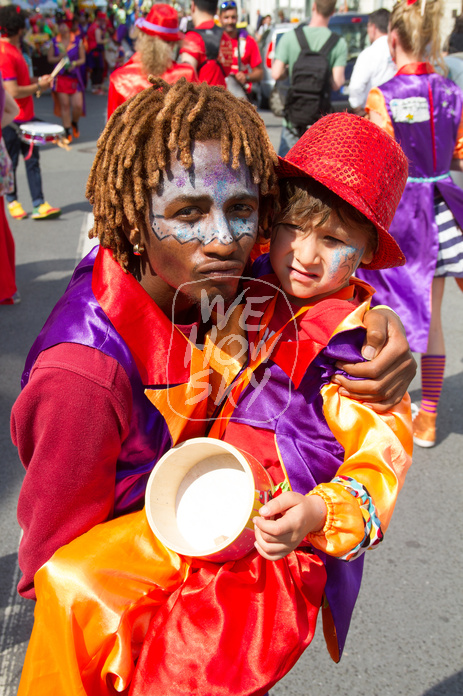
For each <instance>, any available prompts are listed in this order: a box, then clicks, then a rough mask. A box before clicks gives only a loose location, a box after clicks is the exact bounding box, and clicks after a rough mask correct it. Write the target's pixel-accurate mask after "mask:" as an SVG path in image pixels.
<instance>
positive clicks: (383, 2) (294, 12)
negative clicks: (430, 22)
mask: <svg viewBox="0 0 463 696" xmlns="http://www.w3.org/2000/svg"><path fill="white" fill-rule="evenodd" d="M404 1H405V0H404ZM417 2H421V0H417ZM239 4H240V5H241V6H242V7H243V8H245V9H246V11H247V13H248V16H249V24H250V26H251V29H253V28H254V27H255V26H256V19H257V10H259V11H260V13H261V15H262V16H264V15H266V14H270V15H272V17H273V19H274V21H277V15H278V10H283V12H284V14H285V17H286V18H287V19H288V20H292V21H300V20H301V19H304V18H306V17H309V16H310V8H311V5H312V0H248V1H247V2H246V0H244V1H243V0H241V2H239ZM394 4H395V0H347V6H348V8H349V9H351V10H355V11H356V12H362V13H366V14H369V13H370V12H373V11H374V10H379V9H380V8H381V7H385V8H386V9H387V10H391V9H392V7H393V6H394ZM341 6H342V7H344V6H345V2H344V0H339V2H338V7H341ZM462 12H463V0H445V1H444V18H443V22H442V42H444V41H445V39H446V38H447V37H448V35H449V34H450V32H451V31H452V29H453V25H454V22H455V17H457V16H458V15H459V14H461V13H462Z"/></svg>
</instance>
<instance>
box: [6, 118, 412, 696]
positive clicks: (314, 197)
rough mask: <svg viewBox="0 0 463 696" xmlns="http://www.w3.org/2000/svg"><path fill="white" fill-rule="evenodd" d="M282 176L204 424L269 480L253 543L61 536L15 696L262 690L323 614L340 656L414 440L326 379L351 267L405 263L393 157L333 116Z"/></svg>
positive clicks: (337, 350) (44, 578) (43, 578)
mask: <svg viewBox="0 0 463 696" xmlns="http://www.w3.org/2000/svg"><path fill="white" fill-rule="evenodd" d="M373 169H374V171H372V170H373ZM280 176H281V177H282V178H281V188H282V199H281V210H280V212H279V214H278V216H277V218H276V223H275V225H274V232H273V237H272V240H271V250H270V260H271V262H272V264H273V269H274V270H275V271H276V273H277V276H278V277H275V276H274V275H273V276H268V275H266V276H263V277H261V278H259V279H256V280H253V281H250V282H249V284H248V285H247V286H246V287H245V289H244V295H245V296H246V297H249V296H252V297H253V298H254V299H255V300H258V301H260V303H261V305H262V306H263V307H264V311H263V312H262V315H261V316H260V315H259V316H260V320H259V324H258V326H257V329H256V326H255V324H252V322H251V326H249V327H248V326H245V327H244V328H245V329H246V330H247V332H248V338H249V340H250V341H251V340H252V341H253V345H254V346H255V347H256V348H255V350H251V351H249V355H248V362H247V363H246V368H247V369H246V370H242V371H240V372H239V374H238V375H237V376H236V379H235V380H234V381H233V383H232V384H231V385H230V393H229V396H228V399H227V403H226V404H225V406H223V408H222V411H221V414H220V418H216V419H215V421H214V423H213V425H212V427H211V429H210V431H209V435H210V436H211V437H216V438H221V439H223V440H225V441H227V442H229V443H231V444H233V445H235V446H237V447H238V448H240V449H242V450H244V451H245V452H249V453H250V454H252V455H253V456H255V457H256V458H257V459H258V460H259V461H260V462H261V463H262V464H263V465H264V466H265V467H266V468H267V470H268V471H269V473H270V475H271V476H272V479H273V480H274V482H275V484H278V485H277V490H278V492H279V493H280V494H279V495H276V496H275V498H274V499H272V500H270V501H269V502H268V503H267V504H266V505H265V506H264V507H262V508H261V509H260V516H259V517H257V518H256V519H255V520H254V523H255V528H256V550H255V551H253V552H252V553H250V554H248V555H247V556H245V558H242V559H239V560H237V561H230V562H227V563H224V564H216V563H210V562H207V561H202V560H200V559H194V560H192V559H191V558H186V557H184V556H180V555H178V554H176V553H174V552H171V551H169V550H168V549H166V547H165V546H163V544H161V542H160V541H159V540H158V539H156V537H155V536H154V535H153V533H152V532H151V530H150V529H149V527H148V524H147V521H146V516H145V513H144V511H140V512H135V513H133V514H131V515H126V516H125V517H124V519H123V520H120V519H115V520H112V521H110V522H106V523H104V524H101V525H98V526H97V527H95V528H94V529H92V530H91V531H90V532H88V533H86V534H84V535H82V536H81V537H79V538H77V539H75V540H74V541H73V542H71V543H70V544H69V545H68V546H67V547H64V548H62V549H60V550H59V551H58V552H57V553H56V554H55V556H54V557H53V558H52V559H51V560H50V561H49V562H48V563H46V564H45V566H44V567H43V568H42V569H41V570H40V571H39V572H38V573H37V574H36V578H35V580H36V588H37V593H38V596H40V597H42V601H39V604H38V606H37V611H36V619H35V620H36V626H35V628H34V633H33V636H32V639H31V644H30V646H29V650H28V657H27V658H26V668H25V671H24V673H23V679H22V682H21V686H20V691H19V694H20V695H21V696H22V695H23V694H26V693H31V694H32V693H34V694H35V695H37V694H38V695H39V696H40V694H42V693H43V694H46V693H50V692H51V691H56V690H62V691H66V689H67V693H82V694H83V693H88V694H92V696H97V695H103V694H104V695H108V696H109V694H111V693H114V692H115V690H117V691H125V690H127V691H128V690H129V689H130V694H131V695H133V696H143V695H144V694H146V693H153V694H163V695H164V694H165V695H167V696H191V695H193V694H197V695H198V696H199V694H211V695H212V694H214V695H215V694H220V693H233V694H234V696H250V695H251V694H252V695H254V696H263V694H265V692H266V690H267V689H268V688H270V687H271V686H273V685H274V684H275V683H276V682H277V681H279V680H280V679H281V678H282V677H284V676H285V674H287V672H288V671H289V670H290V669H291V667H292V666H293V665H294V664H295V662H296V661H297V659H298V658H299V657H300V655H301V654H302V652H303V651H304V650H305V648H306V647H307V646H308V645H309V643H310V642H311V640H312V638H313V635H314V631H315V626H316V622H317V615H318V610H319V607H320V606H322V608H323V609H322V613H323V623H324V633H325V638H326V641H327V646H328V649H329V652H330V654H331V656H332V658H333V659H334V660H335V661H339V659H340V657H341V654H342V649H343V646H344V643H345V640H346V636H347V632H348V628H349V623H350V619H351V616H352V612H353V608H354V605H355V602H356V599H357V596H358V592H359V589H360V584H361V578H362V571H363V559H364V556H363V553H364V551H365V550H367V549H369V548H373V547H375V546H377V545H378V544H379V542H380V541H381V540H382V538H383V534H384V531H385V529H386V528H387V526H388V524H389V521H390V518H391V515H392V512H393V508H394V505H395V502H396V499H397V495H398V492H399V490H400V488H401V486H402V484H403V482H404V479H405V475H406V472H407V470H408V467H409V466H410V463H411V450H412V439H411V417H410V408H409V399H408V396H407V397H405V398H404V400H403V401H402V402H401V404H399V405H398V406H397V407H396V408H394V410H391V411H389V412H388V413H386V414H385V415H379V414H378V413H376V412H375V411H373V410H372V409H370V408H369V407H368V406H366V405H365V404H363V403H359V402H355V401H353V400H352V399H350V398H348V397H346V396H344V395H343V393H342V389H341V388H340V387H339V385H337V384H335V383H333V382H332V381H330V380H331V377H332V376H333V374H335V373H337V372H341V370H339V368H338V366H337V365H338V361H347V362H351V361H355V360H358V359H362V358H361V353H360V351H361V347H362V343H363V337H364V328H363V325H362V318H363V316H364V314H365V312H366V311H367V309H368V305H369V299H370V296H371V294H372V292H373V291H372V289H371V288H370V287H369V286H367V285H366V284H365V283H361V282H358V281H356V280H355V279H353V278H352V273H353V272H354V270H355V268H356V267H357V266H358V264H360V263H364V264H367V263H368V264H370V265H371V266H374V267H383V266H386V265H393V264H396V263H403V262H404V258H403V255H402V253H401V251H400V249H399V248H398V246H397V245H396V244H395V242H394V240H392V239H391V238H390V237H389V234H388V232H387V228H388V225H389V223H390V220H391V219H392V216H393V215H394V210H395V206H396V205H397V202H398V199H399V198H400V194H401V191H402V189H403V187H404V185H405V179H406V176H407V163H406V160H405V158H404V156H403V153H402V152H401V150H400V147H399V146H398V145H397V144H396V143H395V142H394V141H393V139H392V138H390V137H389V136H387V135H386V134H385V133H384V132H382V131H381V129H379V128H377V127H375V126H373V125H372V124H369V123H368V122H366V121H364V120H363V119H360V118H359V117H356V116H352V115H348V114H335V115H332V116H327V117H325V118H324V119H321V120H320V121H319V122H317V124H315V125H314V126H312V127H311V128H310V129H309V131H308V132H307V134H306V135H304V136H303V137H302V138H301V140H300V141H299V142H298V143H297V145H296V146H295V147H294V148H293V149H292V150H291V151H290V152H289V153H288V155H287V157H286V159H285V160H280ZM236 205H237V206H238V208H239V209H240V210H242V209H243V208H245V204H243V203H242V202H238V203H237V204H236ZM264 261H265V259H264ZM261 266H262V262H261ZM280 286H281V288H280ZM254 308H255V306H254ZM242 328H243V327H242ZM251 337H252V338H251ZM214 359H217V360H218V359H219V357H218V356H217V354H216V353H214ZM173 388H174V389H175V386H174V387H173ZM150 391H151V392H155V391H156V390H154V389H153V390H150ZM159 391H161V390H159ZM163 391H164V393H165V390H163ZM172 393H173V392H172ZM153 403H156V404H157V405H158V406H159V408H160V405H159V404H160V402H155V401H153ZM281 491H283V492H281ZM346 561H348V562H346ZM45 597H46V601H44V598H45ZM54 653H59V659H57V658H56V655H55V654H54ZM46 655H48V657H46ZM34 663H35V664H34ZM44 664H46V672H45V673H44V675H42V678H41V679H39V678H38V677H37V676H35V675H34V666H35V668H36V669H37V670H38V672H40V668H39V667H37V665H44ZM58 687H59V688H58ZM47 689H48V691H47Z"/></svg>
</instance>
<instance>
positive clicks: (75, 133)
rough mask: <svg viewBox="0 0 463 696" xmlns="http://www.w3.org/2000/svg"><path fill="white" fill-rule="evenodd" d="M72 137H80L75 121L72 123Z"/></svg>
mask: <svg viewBox="0 0 463 696" xmlns="http://www.w3.org/2000/svg"><path fill="white" fill-rule="evenodd" d="M72 135H73V136H74V138H79V137H80V131H79V124H78V123H76V122H75V121H73V122H72Z"/></svg>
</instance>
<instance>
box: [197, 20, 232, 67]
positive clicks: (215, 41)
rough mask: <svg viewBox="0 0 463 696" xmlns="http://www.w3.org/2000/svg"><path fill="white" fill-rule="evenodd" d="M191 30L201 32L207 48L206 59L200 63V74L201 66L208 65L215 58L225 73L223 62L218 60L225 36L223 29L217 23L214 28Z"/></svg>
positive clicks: (215, 61) (200, 34)
mask: <svg viewBox="0 0 463 696" xmlns="http://www.w3.org/2000/svg"><path fill="white" fill-rule="evenodd" d="M191 31H194V32H195V34H199V36H200V37H201V38H202V40H203V41H204V47H205V49H206V60H205V61H203V62H202V63H201V64H200V65H198V74H199V71H200V70H201V68H203V67H204V66H205V65H206V63H208V62H209V61H210V60H213V61H214V63H217V65H218V66H219V68H220V69H221V71H222V73H223V74H224V75H225V71H224V69H223V66H222V63H221V62H220V61H219V60H218V57H219V50H220V42H221V41H222V36H223V29H222V28H221V27H219V26H217V24H214V26H213V27H212V29H192V30H191Z"/></svg>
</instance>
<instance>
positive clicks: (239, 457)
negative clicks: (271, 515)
mask: <svg viewBox="0 0 463 696" xmlns="http://www.w3.org/2000/svg"><path fill="white" fill-rule="evenodd" d="M273 490H274V487H273V484H272V480H271V478H270V476H269V474H268V473H267V471H266V470H265V469H264V467H263V466H262V465H261V464H260V463H259V462H258V461H257V460H256V459H254V457H252V456H251V455H250V454H248V453H247V452H243V451H242V450H239V449H237V448H236V447H234V446H233V445H230V444H228V443H227V442H222V441H221V440H215V439H213V438H208V437H198V438H194V439H192V440H187V441H186V442H183V443H182V444H180V445H177V446H176V447H173V448H172V449H171V450H169V451H168V452H166V454H165V455H164V456H163V457H161V459H160V460H159V461H158V463H157V464H156V466H155V467H154V469H153V471H152V472H151V475H150V477H149V480H148V485H147V488H146V496H145V510H146V515H147V519H148V523H149V525H150V527H151V529H152V531H153V532H154V534H155V535H156V537H157V538H158V539H159V540H160V541H161V542H162V543H163V544H164V545H165V546H166V547H167V548H169V549H171V550H172V551H176V552H177V553H180V554H182V555H184V556H194V557H198V558H204V559H207V560H209V561H217V562H224V561H230V560H237V559H238V558H242V557H243V556H245V555H246V554H248V553H249V552H250V551H251V550H252V549H253V548H254V541H255V536H254V525H253V523H252V519H253V517H255V516H256V515H257V514H258V512H259V509H260V508H261V507H262V505H265V503H266V502H268V500H269V499H270V498H271V497H272V493H273Z"/></svg>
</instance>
